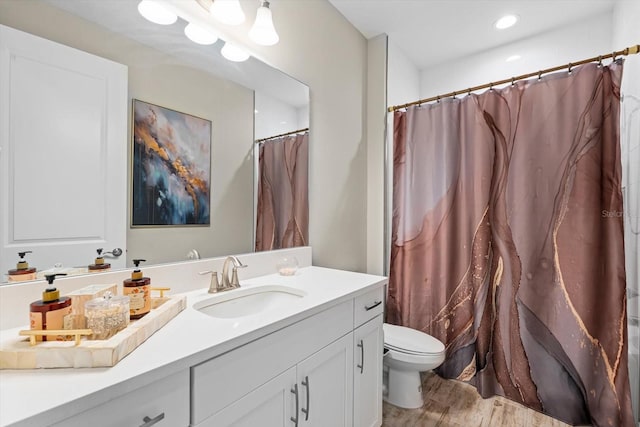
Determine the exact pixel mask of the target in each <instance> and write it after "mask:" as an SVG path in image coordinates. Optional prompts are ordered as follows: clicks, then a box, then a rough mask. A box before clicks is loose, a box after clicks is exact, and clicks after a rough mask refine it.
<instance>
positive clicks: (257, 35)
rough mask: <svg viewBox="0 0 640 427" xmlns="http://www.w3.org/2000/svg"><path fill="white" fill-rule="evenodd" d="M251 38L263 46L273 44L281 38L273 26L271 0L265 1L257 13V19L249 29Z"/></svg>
mask: <svg viewBox="0 0 640 427" xmlns="http://www.w3.org/2000/svg"><path fill="white" fill-rule="evenodd" d="M249 38H250V39H251V40H253V41H254V42H256V43H258V44H261V45H263V46H272V45H274V44H276V43H278V41H279V40H280V37H278V33H277V32H276V29H275V27H274V26H273V17H272V15H271V9H269V2H268V1H263V2H262V5H260V7H259V8H258V12H257V13H256V21H255V22H254V23H253V27H251V30H250V31H249Z"/></svg>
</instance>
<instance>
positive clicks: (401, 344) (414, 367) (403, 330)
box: [382, 323, 444, 408]
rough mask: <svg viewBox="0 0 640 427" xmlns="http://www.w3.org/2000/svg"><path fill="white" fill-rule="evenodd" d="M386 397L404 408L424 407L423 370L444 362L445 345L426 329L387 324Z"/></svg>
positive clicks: (433, 367) (390, 401) (385, 325)
mask: <svg viewBox="0 0 640 427" xmlns="http://www.w3.org/2000/svg"><path fill="white" fill-rule="evenodd" d="M382 328H383V332H384V351H385V354H384V359H383V365H384V372H383V378H384V385H385V391H384V393H383V396H384V400H385V401H387V402H389V403H391V404H392V405H395V406H398V407H400V408H420V407H421V406H422V405H423V401H422V385H421V384H422V382H421V380H420V372H424V371H430V370H432V369H435V368H437V367H438V366H440V365H441V364H442V362H444V344H442V343H441V342H440V341H438V340H437V339H436V338H434V337H432V336H431V335H427V334H425V333H424V332H421V331H418V330H415V329H411V328H407V327H404V326H397V325H391V324H388V323H385V324H384V325H383V326H382Z"/></svg>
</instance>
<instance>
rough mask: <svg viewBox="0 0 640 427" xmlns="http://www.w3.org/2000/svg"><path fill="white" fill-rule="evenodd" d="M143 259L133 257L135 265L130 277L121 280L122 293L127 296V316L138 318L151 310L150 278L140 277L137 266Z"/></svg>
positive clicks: (132, 318) (140, 273)
mask: <svg viewBox="0 0 640 427" xmlns="http://www.w3.org/2000/svg"><path fill="white" fill-rule="evenodd" d="M144 261H146V260H144V259H134V260H133V264H134V265H135V266H136V268H135V270H133V273H131V278H130V279H126V280H125V281H123V282H122V294H123V295H126V296H128V297H129V318H130V319H131V320H134V319H139V318H141V317H142V316H144V315H146V314H147V313H149V311H151V279H149V278H148V277H142V271H140V269H139V268H138V266H139V265H140V263H141V262H144Z"/></svg>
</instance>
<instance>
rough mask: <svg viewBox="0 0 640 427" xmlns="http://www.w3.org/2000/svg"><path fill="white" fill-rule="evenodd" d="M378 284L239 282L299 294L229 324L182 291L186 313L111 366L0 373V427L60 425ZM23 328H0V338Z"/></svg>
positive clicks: (196, 294) (355, 277)
mask: <svg viewBox="0 0 640 427" xmlns="http://www.w3.org/2000/svg"><path fill="white" fill-rule="evenodd" d="M386 281H387V279H386V278H385V277H381V276H373V275H368V274H362V273H353V272H348V271H341V270H333V269H327V268H321V267H305V268H302V269H300V270H298V272H297V273H296V275H294V276H280V275H277V274H271V275H267V276H260V277H256V278H253V279H247V280H244V281H241V284H242V287H243V288H248V287H254V286H261V285H284V286H289V287H293V288H296V289H300V290H302V291H304V292H306V296H305V297H304V298H300V299H299V300H297V301H294V302H292V303H291V304H288V305H287V306H286V307H284V308H279V309H278V310H272V311H264V312H262V313H259V314H256V315H253V316H247V317H243V318H232V319H220V318H213V317H210V316H207V315H205V314H202V313H200V312H198V311H197V310H195V309H194V308H193V307H192V306H193V304H195V303H196V302H198V301H201V300H203V299H207V298H211V297H212V296H213V295H211V294H208V293H207V290H206V289H200V290H196V291H192V292H187V293H185V294H184V295H186V296H187V308H186V309H185V310H183V311H182V312H181V313H179V314H178V315H177V316H176V317H175V318H174V319H172V320H171V321H170V322H169V323H168V324H166V325H165V326H164V327H163V328H161V329H160V330H159V331H157V332H156V333H155V334H153V335H152V336H151V337H149V339H147V341H145V342H144V343H143V344H142V345H140V346H139V347H138V348H137V349H135V350H134V351H133V352H131V354H129V355H128V356H126V357H125V358H124V359H123V360H121V361H120V362H119V363H118V364H117V365H115V366H113V367H111V368H84V369H37V370H36V369H34V370H2V371H0V426H7V425H13V424H15V423H17V424H15V425H19V426H42V425H48V424H52V423H55V422H58V421H61V420H63V419H64V418H67V417H69V416H71V415H74V414H76V413H79V412H82V411H85V410H87V409H90V408H92V407H94V406H97V405H100V404H102V403H105V402H107V401H109V400H111V399H113V398H115V397H118V396H121V395H122V394H124V393H127V392H129V391H132V390H135V389H137V388H139V387H142V386H145V385H147V384H150V383H152V382H154V381H157V380H159V379H161V378H163V377H165V376H167V375H170V374H173V373H176V372H179V371H181V370H185V369H188V368H189V367H191V366H193V365H196V364H198V363H201V362H204V361H206V360H208V359H211V358H212V357H215V356H217V355H219V354H222V353H224V352H226V351H229V350H231V349H234V348H237V347H239V346H241V345H243V344H246V343H248V342H250V341H253V340H255V339H257V338H260V337H262V336H264V335H267V334H269V333H271V332H274V331H276V330H279V329H282V328H284V327H286V326H289V325H291V324H293V323H296V322H298V321H300V320H301V319H304V318H306V317H309V316H311V315H313V314H316V313H318V312H320V311H323V310H325V309H327V308H328V307H330V306H333V305H336V304H339V303H340V302H343V301H345V300H347V299H350V298H353V297H354V296H356V295H359V294H362V293H364V292H366V291H368V290H371V289H373V288H376V287H380V286H383V285H384V284H385V283H386ZM241 289H242V288H241ZM229 292H234V291H229ZM218 295H224V293H221V294H218ZM25 328H28V327H27V326H25V327H23V328H17V329H8V330H3V331H0V341H1V340H2V339H3V336H4V337H5V338H6V336H8V335H9V334H10V335H11V336H14V335H15V334H16V333H17V330H19V329H25Z"/></svg>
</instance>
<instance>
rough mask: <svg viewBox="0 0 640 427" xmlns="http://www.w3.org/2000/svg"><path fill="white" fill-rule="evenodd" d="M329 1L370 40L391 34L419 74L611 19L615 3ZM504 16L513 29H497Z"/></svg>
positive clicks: (595, 0) (575, 0)
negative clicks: (510, 17)
mask: <svg viewBox="0 0 640 427" xmlns="http://www.w3.org/2000/svg"><path fill="white" fill-rule="evenodd" d="M329 1H330V2H331V3H332V4H333V5H334V7H336V9H338V11H340V13H342V15H344V16H345V18H346V19H347V20H349V22H351V24H353V25H354V26H355V27H356V28H357V29H358V30H360V32H361V33H362V34H363V35H364V36H365V37H366V38H367V39H369V38H372V37H375V36H377V35H379V34H383V33H385V34H387V35H388V36H389V39H390V40H392V42H393V43H394V44H395V45H396V46H398V47H399V48H400V50H402V51H403V52H404V53H405V55H406V56H407V57H408V58H409V59H410V60H411V61H412V62H413V63H414V64H415V65H416V66H417V67H418V69H425V68H429V67H431V66H433V65H436V64H438V63H440V62H443V61H447V60H451V59H454V58H459V57H461V56H464V55H468V54H471V53H479V52H481V51H484V50H488V49H493V48H496V47H499V46H502V45H505V44H508V43H513V42H515V41H517V40H520V39H523V38H527V37H530V36H533V35H536V34H538V33H542V32H546V31H549V30H551V29H554V28H558V27H562V26H564V25H567V24H571V23H574V22H577V21H581V20H583V19H586V18H588V17H591V16H594V15H600V14H607V13H609V12H611V10H612V9H613V6H614V4H615V1H616V0H511V1H510V0H329ZM618 1H637V0H618ZM505 14H516V15H518V16H519V17H520V20H519V22H518V23H517V24H516V25H515V26H514V27H512V28H509V29H506V30H502V31H498V30H496V29H494V27H493V24H494V23H495V21H496V20H498V18H500V17H501V16H503V15H505Z"/></svg>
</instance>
